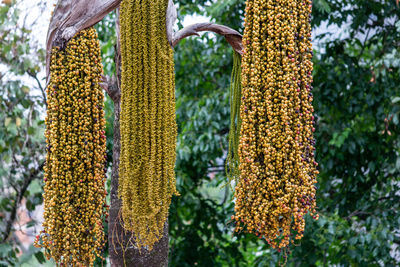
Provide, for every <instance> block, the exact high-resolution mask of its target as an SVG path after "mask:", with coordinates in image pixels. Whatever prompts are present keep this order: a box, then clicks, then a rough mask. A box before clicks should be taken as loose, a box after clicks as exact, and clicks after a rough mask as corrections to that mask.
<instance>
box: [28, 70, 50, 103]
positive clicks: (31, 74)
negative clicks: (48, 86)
mask: <svg viewBox="0 0 400 267" xmlns="http://www.w3.org/2000/svg"><path fill="white" fill-rule="evenodd" d="M27 73H28V75H29V76H31V77H32V78H34V79H35V81H36V83H37V84H38V87H39V89H40V92H42V97H43V100H44V104H45V105H46V108H47V98H46V93H45V89H44V88H43V86H42V84H41V83H40V81H39V79H38V77H37V74H35V73H33V72H31V71H30V70H28V71H27Z"/></svg>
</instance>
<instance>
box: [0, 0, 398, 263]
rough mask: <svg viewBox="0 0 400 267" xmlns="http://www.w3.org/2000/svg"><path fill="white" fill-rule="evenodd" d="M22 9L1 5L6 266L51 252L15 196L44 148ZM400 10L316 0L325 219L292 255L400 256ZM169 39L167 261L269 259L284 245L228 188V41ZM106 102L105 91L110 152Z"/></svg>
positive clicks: (29, 204)
mask: <svg viewBox="0 0 400 267" xmlns="http://www.w3.org/2000/svg"><path fill="white" fill-rule="evenodd" d="M175 2H177V4H178V5H179V21H178V24H179V26H180V27H181V26H182V22H183V20H184V19H185V18H187V17H190V16H193V15H202V16H206V17H208V18H209V19H210V20H211V21H213V22H216V23H220V24H224V25H227V26H230V27H232V28H234V29H237V30H239V31H240V32H242V31H243V25H242V21H243V15H244V14H243V10H244V2H245V1H244V0H211V1H206V0H199V1H194V0H180V1H175ZM21 8H22V7H21ZM20 14H21V12H20V10H19V9H18V8H17V6H14V5H12V6H9V5H4V4H3V5H1V6H0V40H1V42H0V98H1V99H0V127H1V128H0V129H1V131H0V189H1V192H2V193H1V196H0V236H1V238H0V266H13V265H21V264H24V262H29V263H31V264H32V263H35V264H37V263H38V262H41V261H42V260H43V258H42V254H41V253H40V252H38V251H37V250H34V249H33V248H29V249H23V247H22V246H18V245H19V240H18V238H17V232H18V231H19V230H20V229H19V228H18V223H16V222H18V221H17V220H18V216H16V214H15V213H16V211H17V209H18V208H19V209H21V208H26V209H27V210H29V211H34V210H35V208H37V207H38V206H39V205H40V204H41V193H42V192H41V187H40V186H41V180H40V179H39V178H41V176H42V173H41V172H42V171H41V167H42V164H43V154H44V151H45V144H44V137H43V129H44V125H43V117H44V115H43V114H44V103H45V101H44V96H43V95H42V93H41V90H40V86H43V85H44V81H41V80H39V78H38V75H39V72H40V71H41V70H43V64H44V63H43V50H40V49H37V47H35V46H34V45H33V46H32V42H31V41H30V29H31V28H29V27H26V25H21V24H19V23H17V21H19V20H18V16H20ZM399 14H400V9H399V7H398V6H397V5H396V1H394V0H386V1H385V0H382V1H373V0H368V1H365V0H332V1H326V0H314V9H313V18H312V22H313V27H314V35H315V36H314V44H315V46H314V52H315V56H314V64H315V71H314V84H313V85H314V106H315V110H316V116H317V127H316V128H317V131H316V139H317V145H316V146H317V161H318V162H319V168H320V172H321V174H320V175H319V177H318V182H319V183H318V184H317V186H318V198H317V201H318V206H319V211H320V219H319V220H318V221H313V220H308V221H307V227H306V233H305V237H304V239H303V240H302V241H301V245H300V246H297V247H292V248H291V251H290V252H291V253H290V255H289V257H288V263H287V265H288V266H327V265H341V266H350V265H351V266H398V265H399V264H400V262H399V261H400V251H399V249H398V245H399V244H400V237H399V229H400V216H399V210H400V209H399V203H400V199H399V198H400V190H399V186H400V178H399V177H400V173H399V172H400V155H399V152H400V147H399V146H400V144H399V141H400V137H399V134H400V132H399V127H400V125H399V124H400V119H399V116H400V87H399V84H400V48H399V47H400V22H399ZM114 18H115V14H114V13H113V14H111V15H110V16H107V17H106V18H105V20H103V21H102V22H101V23H100V24H99V25H97V26H96V27H97V29H98V31H99V34H100V37H101V41H102V52H103V62H104V65H105V71H106V74H107V75H112V73H113V72H114V69H115V67H114V64H113V63H112V62H113V57H114V45H115V37H114V36H115V31H114V28H113V27H114V25H115V24H114ZM175 51H176V53H175V59H176V93H177V121H178V127H179V136H178V146H177V164H176V173H177V178H178V189H179V191H180V193H181V196H180V197H178V198H175V199H174V200H173V204H172V206H171V212H170V218H169V220H170V265H171V266H274V265H276V264H277V262H278V261H279V260H282V255H280V254H278V253H276V252H274V251H272V250H270V249H269V248H268V247H267V246H266V244H265V243H264V242H263V241H260V240H257V239H256V238H254V237H253V236H250V235H245V234H240V235H232V230H233V226H232V225H231V224H230V216H231V215H232V213H233V203H232V193H231V192H230V190H229V187H223V185H224V184H225V181H226V178H225V175H224V160H225V156H226V150H227V132H228V125H229V121H228V120H229V103H228V86H229V78H230V71H231V68H232V51H231V48H230V47H229V46H228V45H227V44H226V42H225V41H224V40H223V39H221V38H220V37H218V36H215V35H213V34H204V35H202V36H201V37H200V38H189V39H186V40H184V41H182V42H181V43H180V44H179V45H178V46H177V47H176V49H175ZM112 109H113V107H112V103H111V101H109V100H107V107H106V112H107V116H108V119H107V122H108V124H107V137H108V151H109V157H108V158H109V161H111V148H112ZM13 214H14V215H13ZM10 222H11V224H10ZM34 225H35V222H34V221H31V222H30V225H28V228H26V229H31V228H34ZM25 227H26V226H25ZM29 227H30V228H29ZM24 229H25V228H24ZM18 248H19V249H18ZM18 250H23V251H22V252H23V253H22V256H21V257H17V256H16V255H17V254H18V253H19V254H21V253H20V252H19V251H18ZM34 256H35V257H34Z"/></svg>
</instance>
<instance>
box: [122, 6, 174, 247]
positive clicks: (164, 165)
mask: <svg viewBox="0 0 400 267" xmlns="http://www.w3.org/2000/svg"><path fill="white" fill-rule="evenodd" d="M167 5H168V0H141V1H139V0H123V1H122V3H121V6H120V10H121V13H120V24H121V58H122V73H121V120H120V123H121V156H120V168H119V186H118V194H119V198H120V199H121V200H122V212H121V215H122V220H123V223H124V228H125V229H126V230H127V231H130V232H132V235H133V237H134V241H135V243H136V246H137V247H138V248H139V249H141V248H142V247H145V248H146V249H148V250H151V249H152V247H153V245H154V243H155V242H157V241H158V240H159V239H160V238H161V237H162V236H163V230H164V224H165V222H166V220H167V218H168V211H169V206H170V203H171V198H172V195H173V194H177V191H176V188H175V172H174V167H175V158H176V155H175V148H176V135H177V126H176V121H175V76H174V63H173V51H172V48H171V46H170V44H169V43H168V40H167V36H166V23H165V14H166V10H167Z"/></svg>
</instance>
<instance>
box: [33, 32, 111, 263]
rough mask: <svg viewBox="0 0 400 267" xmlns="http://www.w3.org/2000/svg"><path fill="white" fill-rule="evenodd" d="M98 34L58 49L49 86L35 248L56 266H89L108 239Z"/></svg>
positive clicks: (83, 35)
mask: <svg viewBox="0 0 400 267" xmlns="http://www.w3.org/2000/svg"><path fill="white" fill-rule="evenodd" d="M102 73H103V67H102V64H101V57H100V46H99V41H98V39H97V33H96V31H95V30H94V29H93V28H90V29H87V30H84V31H82V32H81V33H79V34H77V35H76V36H75V37H74V38H73V39H72V40H71V41H70V42H69V43H68V45H67V46H66V48H65V49H64V50H61V49H59V48H57V47H56V48H54V49H53V51H52V56H51V66H50V82H49V85H48V87H47V105H48V110H47V117H46V121H45V123H46V132H45V136H46V143H47V156H46V166H45V169H44V170H45V175H44V182H45V186H44V195H43V198H44V223H43V230H42V231H41V233H40V235H38V236H37V238H36V241H35V245H36V246H37V247H43V248H45V255H46V257H47V258H48V259H49V258H53V259H54V260H55V262H56V263H57V266H62V265H66V266H90V265H93V262H94V261H95V259H96V257H101V254H102V248H103V246H104V242H105V237H104V229H103V221H104V220H105V217H106V216H107V205H106V204H105V197H106V194H107V192H106V191H105V187H104V182H105V162H106V137H105V131H104V130H105V119H104V111H103V101H104V95H103V92H102V89H101V88H100V86H99V83H100V79H101V75H102Z"/></svg>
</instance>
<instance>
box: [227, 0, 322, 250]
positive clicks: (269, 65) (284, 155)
mask: <svg viewBox="0 0 400 267" xmlns="http://www.w3.org/2000/svg"><path fill="white" fill-rule="evenodd" d="M311 6H312V4H311V0H279V1H278V0H248V1H247V3H246V16H245V32H244V36H243V42H244V45H245V47H246V48H245V52H244V55H243V60H242V86H243V94H242V104H241V110H240V112H241V118H242V125H241V137H240V144H239V157H240V158H239V159H240V167H239V170H240V180H239V183H238V184H237V187H236V190H235V198H236V203H235V215H234V216H232V217H233V219H234V220H235V221H236V231H242V230H244V231H248V232H251V233H255V234H256V235H257V236H259V237H260V238H265V239H266V240H267V241H268V243H269V244H270V245H271V246H272V247H273V248H276V249H278V250H280V249H281V248H284V247H286V246H287V245H289V244H290V241H292V242H293V241H294V240H293V239H300V238H302V237H303V233H304V227H305V220H304V216H305V215H306V214H307V213H310V214H311V215H313V216H314V218H315V219H317V218H318V215H317V214H316V210H315V209H316V201H315V194H316V187H315V183H316V182H317V181H316V175H317V174H318V171H317V170H316V166H317V163H316V162H315V160H314V145H315V140H314V138H313V132H314V130H315V129H314V117H313V112H314V109H313V107H312V99H313V95H312V93H311V89H312V86H311V83H312V68H313V65H312V61H311V59H312V55H313V53H312V45H311V26H310V18H311Z"/></svg>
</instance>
